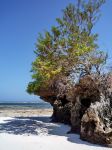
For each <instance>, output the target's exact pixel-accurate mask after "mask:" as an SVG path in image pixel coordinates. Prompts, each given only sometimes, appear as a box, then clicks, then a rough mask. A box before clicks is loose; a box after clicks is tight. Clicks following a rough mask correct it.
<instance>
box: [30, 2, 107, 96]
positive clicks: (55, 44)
mask: <svg viewBox="0 0 112 150" xmlns="http://www.w3.org/2000/svg"><path fill="white" fill-rule="evenodd" d="M103 3H104V0H95V1H94V0H88V1H83V0H77V4H76V5H72V4H69V5H68V6H67V7H66V8H65V9H64V10H63V16H62V17H61V18H57V19H56V21H57V24H58V25H57V26H52V28H51V31H46V32H45V33H44V35H43V34H39V37H38V40H37V44H36V50H35V54H36V59H35V61H34V62H33V63H32V79H33V81H32V82H30V83H29V85H28V88H27V91H28V92H29V93H34V94H37V93H38V90H39V89H40V88H41V87H49V86H51V85H52V84H53V82H54V81H55V80H56V79H57V78H60V77H62V78H63V77H65V76H66V77H68V78H69V79H70V80H71V81H72V79H73V78H72V77H73V74H74V75H75V74H79V76H80V77H81V76H84V75H87V74H89V75H90V74H92V73H99V74H100V69H101V66H102V65H103V64H104V63H105V61H106V57H107V55H106V54H105V53H104V52H103V51H102V50H99V47H98V44H97V37H98V35H97V34H94V33H93V32H92V29H93V27H94V25H95V23H96V21H97V20H98V18H99V10H100V7H101V5H102V4H103ZM71 75H72V77H71Z"/></svg>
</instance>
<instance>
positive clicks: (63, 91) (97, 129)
mask: <svg viewBox="0 0 112 150" xmlns="http://www.w3.org/2000/svg"><path fill="white" fill-rule="evenodd" d="M39 95H40V96H41V97H42V99H43V100H45V101H47V102H49V103H50V104H51V105H52V106H53V115H52V121H54V122H61V123H65V124H70V125H71V131H72V132H75V133H78V134H80V137H81V139H83V140H86V141H89V142H91V143H97V144H102V145H106V146H109V147H112V77H108V78H101V80H100V79H99V77H98V78H97V77H95V78H94V77H93V78H91V76H85V77H83V78H82V79H81V80H80V81H79V83H78V84H77V85H75V86H72V87H71V88H69V86H68V85H67V81H66V79H60V80H57V81H56V82H55V83H54V86H52V87H51V88H49V89H41V90H40V93H39Z"/></svg>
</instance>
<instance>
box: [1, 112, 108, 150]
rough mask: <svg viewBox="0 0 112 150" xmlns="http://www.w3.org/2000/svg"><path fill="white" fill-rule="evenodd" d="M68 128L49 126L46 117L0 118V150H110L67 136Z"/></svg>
mask: <svg viewBox="0 0 112 150" xmlns="http://www.w3.org/2000/svg"><path fill="white" fill-rule="evenodd" d="M69 130H70V127H69V126H68V125H63V124H58V123H51V122H50V116H49V115H41V116H40V115H38V116H33V117H31V116H30V117H28V116H26V117H23V116H21V117H0V150H58V149H60V150H109V149H110V148H106V147H101V146H99V145H94V144H90V143H88V142H84V141H82V140H80V138H79V135H76V134H67V131H69Z"/></svg>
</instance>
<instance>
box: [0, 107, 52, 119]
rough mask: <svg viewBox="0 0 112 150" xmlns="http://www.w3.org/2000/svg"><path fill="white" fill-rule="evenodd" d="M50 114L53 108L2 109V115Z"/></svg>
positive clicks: (29, 115)
mask: <svg viewBox="0 0 112 150" xmlns="http://www.w3.org/2000/svg"><path fill="white" fill-rule="evenodd" d="M43 115H45V116H47V115H48V116H50V115H52V109H17V110H16V109H1V110H0V117H22V116H24V117H32V116H43Z"/></svg>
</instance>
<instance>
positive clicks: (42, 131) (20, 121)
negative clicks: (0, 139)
mask: <svg viewBox="0 0 112 150" xmlns="http://www.w3.org/2000/svg"><path fill="white" fill-rule="evenodd" d="M69 130H70V127H69V126H68V125H64V124H59V123H51V122H50V118H49V117H15V118H13V119H9V120H6V121H5V123H1V124H0V133H10V134H16V135H24V134H27V135H57V136H65V137H67V140H68V141H70V142H72V143H77V144H86V145H88V146H93V144H90V143H88V142H85V141H82V140H80V138H79V135H77V134H67V131H69ZM94 146H97V147H99V145H94Z"/></svg>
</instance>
